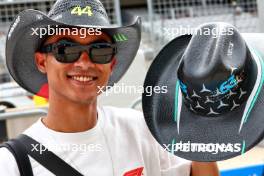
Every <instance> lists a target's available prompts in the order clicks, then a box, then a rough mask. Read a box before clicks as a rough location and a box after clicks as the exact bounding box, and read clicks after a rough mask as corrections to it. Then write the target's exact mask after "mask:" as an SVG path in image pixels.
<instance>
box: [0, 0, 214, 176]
mask: <svg viewBox="0 0 264 176" xmlns="http://www.w3.org/2000/svg"><path fill="white" fill-rule="evenodd" d="M77 8H80V9H79V11H78V9H77ZM89 10H90V11H89ZM76 11H77V12H76ZM91 11H92V13H91ZM44 24H49V25H53V26H54V25H60V26H61V27H65V26H66V27H68V28H70V31H73V29H72V28H73V26H75V27H79V28H81V27H84V25H85V27H86V28H87V29H88V27H93V28H95V27H96V26H97V28H98V27H101V28H102V33H101V35H90V36H87V37H86V38H83V37H81V36H80V34H78V35H75V34H74V35H73V33H72V34H56V35H52V36H46V37H45V39H42V38H38V36H31V35H30V32H32V31H31V28H32V26H34V29H35V28H36V27H43V25H44ZM80 30H81V29H80ZM120 34H122V36H126V38H127V40H124V41H123V42H117V41H115V40H114V38H115V37H114V36H115V35H120ZM25 43H27V44H28V45H26V44H25ZM139 43H140V22H139V21H136V22H135V23H133V24H132V25H128V26H126V27H117V28H113V27H109V21H108V19H107V15H106V12H105V9H104V8H103V6H102V4H101V3H100V2H99V1H97V0H90V1H84V0H69V1H65V0H63V1H62V0H59V1H57V2H56V3H55V5H54V6H53V8H52V9H51V11H50V13H49V15H48V16H46V15H44V14H42V13H41V12H39V11H34V10H27V11H24V12H21V13H20V14H19V15H18V17H17V19H16V20H15V22H14V23H13V24H12V26H11V28H10V31H9V35H8V39H7V48H6V50H7V52H6V53H7V54H6V55H7V65H8V68H9V71H10V73H11V75H12V76H13V78H14V79H15V81H17V82H18V83H19V84H20V85H21V86H22V87H23V88H25V89H27V90H28V91H30V92H32V93H34V94H37V95H40V96H43V97H48V98H49V109H48V114H47V116H46V117H41V118H40V119H39V120H38V121H37V122H36V123H34V124H33V125H32V126H31V127H30V128H28V129H27V130H26V131H25V132H24V133H23V134H24V135H23V136H24V138H23V139H26V140H24V141H23V140H20V141H19V142H18V143H16V144H17V146H16V147H18V148H20V152H21V150H22V152H23V151H27V155H20V156H17V154H18V153H16V152H14V150H16V149H17V148H13V149H14V150H12V145H11V149H10V145H9V147H8V146H7V148H1V149H0V156H1V157H0V171H1V174H2V175H8V176H18V175H27V176H30V175H43V176H44V175H45V176H47V175H94V176H106V175H107V176H108V175H112V176H141V175H144V176H161V175H162V176H172V175H173V176H189V175H193V176H205V175H210V176H217V175H218V170H217V167H216V165H215V163H199V162H191V161H187V160H184V159H181V158H178V157H176V156H174V155H172V154H170V153H168V152H166V151H165V150H164V149H163V148H162V147H161V146H160V145H159V144H158V143H157V142H156V141H155V139H154V138H153V137H152V135H151V134H150V132H149V130H148V128H147V126H146V123H145V121H144V118H143V115H142V113H141V112H138V111H135V110H132V109H125V108H114V107H100V106H99V105H97V97H98V95H99V92H100V91H98V89H99V87H103V86H107V85H113V83H115V82H117V81H118V80H119V79H120V78H121V76H122V75H123V74H124V73H125V71H126V70H127V68H128V66H129V65H130V64H131V62H132V61H133V59H134V57H135V54H136V52H137V49H138V46H139ZM27 141H32V142H33V143H32V144H34V145H27V144H26V143H27ZM21 144H22V145H21ZM21 146H22V148H23V149H21ZM43 146H45V147H44V150H42V149H43V148H42V147H43ZM13 147H14V146H13ZM30 147H31V148H30ZM32 147H34V148H32ZM24 148H26V150H24ZM8 149H9V150H8ZM46 149H48V152H50V153H46V152H47V150H46ZM33 150H34V151H35V153H34V152H33ZM42 152H44V153H42ZM51 152H52V153H51ZM36 153H38V154H36ZM20 154H21V153H20ZM28 155H29V158H28ZM21 157H22V162H21V160H19V158H20V159H21ZM56 157H57V158H56ZM41 158H42V159H41ZM43 158H44V159H43ZM58 158H59V159H58ZM43 160H44V161H43ZM27 161H28V162H27ZM25 168H26V169H27V171H25ZM25 173H27V174H25ZM70 173H75V174H70Z"/></svg>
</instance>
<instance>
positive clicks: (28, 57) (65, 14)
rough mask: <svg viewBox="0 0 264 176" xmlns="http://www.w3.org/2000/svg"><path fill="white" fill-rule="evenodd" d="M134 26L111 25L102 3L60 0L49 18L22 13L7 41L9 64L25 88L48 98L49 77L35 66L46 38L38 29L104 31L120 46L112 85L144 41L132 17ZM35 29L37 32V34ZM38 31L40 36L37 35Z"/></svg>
mask: <svg viewBox="0 0 264 176" xmlns="http://www.w3.org/2000/svg"><path fill="white" fill-rule="evenodd" d="M128 19H130V22H133V23H132V24H131V23H130V22H128V23H130V25H127V26H122V27H114V26H111V25H110V23H109V20H108V17H107V14H106V11H105V9H104V7H103V5H102V3H101V2H100V1H99V0H89V1H86V0H58V1H57V2H56V3H55V4H54V5H53V7H52V8H51V10H50V12H49V13H48V15H45V14H43V13H42V12H40V11H37V10H31V9H29V10H25V11H22V12H21V13H19V14H18V16H17V17H16V18H15V20H14V21H13V23H12V24H11V26H10V29H9V32H8V35H7V41H6V63H7V66H8V69H9V72H10V74H11V76H12V77H13V78H14V80H15V81H16V82H17V83H18V84H19V85H20V86H21V87H23V88H25V89H26V90H28V91H29V92H32V93H34V94H37V95H39V96H43V97H47V96H48V93H47V90H48V84H47V77H46V75H45V74H43V73H41V72H40V71H39V70H38V69H37V67H36V65H35V63H34V53H35V52H36V50H37V49H38V48H39V47H40V45H41V43H42V42H43V40H44V37H42V36H41V37H40V36H39V35H40V34H39V35H32V34H36V33H37V32H36V29H40V28H48V27H50V26H52V27H58V26H59V27H68V28H69V27H75V28H76V27H85V28H96V29H98V28H100V29H101V30H102V32H105V33H107V34H108V35H110V36H111V37H112V38H113V41H115V42H116V44H117V54H116V59H117V65H116V66H115V68H114V70H113V73H112V75H111V76H110V80H109V83H108V85H109V86H112V85H114V83H115V82H117V81H119V80H120V78H121V77H122V76H123V74H124V73H125V72H126V71H127V69H128V67H129V66H130V64H131V63H132V61H133V59H134V57H135V55H136V53H137V50H138V48H139V44H140V39H141V29H140V27H141V21H140V19H139V18H137V19H134V18H132V17H131V18H128ZM33 29H35V30H34V31H33ZM33 32H36V33H33Z"/></svg>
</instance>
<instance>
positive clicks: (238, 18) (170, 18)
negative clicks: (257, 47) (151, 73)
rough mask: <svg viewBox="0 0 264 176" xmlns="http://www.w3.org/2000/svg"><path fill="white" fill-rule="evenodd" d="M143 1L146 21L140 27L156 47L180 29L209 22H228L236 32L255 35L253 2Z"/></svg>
mask: <svg viewBox="0 0 264 176" xmlns="http://www.w3.org/2000/svg"><path fill="white" fill-rule="evenodd" d="M147 2H148V17H149V22H148V23H144V24H143V29H144V31H147V32H148V33H150V34H151V37H150V38H151V39H152V42H154V41H158V42H159V43H160V45H163V44H165V43H167V42H168V41H170V40H171V39H172V38H174V37H176V36H177V35H180V34H181V33H184V29H185V31H186V29H193V28H195V27H197V26H198V25H200V24H202V23H206V22H212V21H214V22H217V21H218V22H227V23H231V24H233V25H234V26H236V27H237V28H238V29H239V31H240V32H259V22H258V9H257V0H147ZM176 29H178V30H176ZM179 29H181V30H179ZM168 31H170V32H168ZM179 32H180V33H179ZM160 45H158V46H160Z"/></svg>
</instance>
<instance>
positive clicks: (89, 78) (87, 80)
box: [67, 74, 98, 85]
mask: <svg viewBox="0 0 264 176" xmlns="http://www.w3.org/2000/svg"><path fill="white" fill-rule="evenodd" d="M67 78H68V79H70V80H71V81H73V82H74V83H77V84H78V85H91V84H92V83H94V82H95V81H96V80H97V79H98V76H93V75H81V74H72V75H67Z"/></svg>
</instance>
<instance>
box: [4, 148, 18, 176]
mask: <svg viewBox="0 0 264 176" xmlns="http://www.w3.org/2000/svg"><path fill="white" fill-rule="evenodd" d="M0 156H1V157H0V171H1V174H3V175H19V170H18V167H17V164H16V159H15V157H14V156H13V154H12V153H11V152H10V151H9V150H8V149H7V148H5V147H1V148H0Z"/></svg>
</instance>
